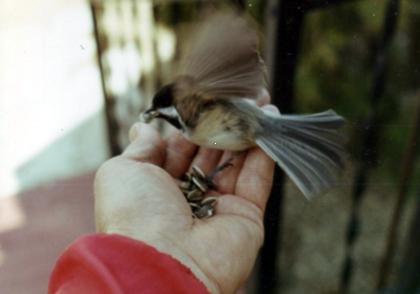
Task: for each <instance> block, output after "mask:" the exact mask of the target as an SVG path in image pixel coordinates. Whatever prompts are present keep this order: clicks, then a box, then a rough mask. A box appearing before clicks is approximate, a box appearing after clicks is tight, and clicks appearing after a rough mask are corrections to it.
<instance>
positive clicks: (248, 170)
mask: <svg viewBox="0 0 420 294" xmlns="http://www.w3.org/2000/svg"><path fill="white" fill-rule="evenodd" d="M274 165H275V164H274V161H273V160H272V159H271V158H270V157H269V156H268V155H267V154H265V153H264V152H263V151H262V150H261V149H260V148H254V149H251V150H249V151H248V154H247V155H246V158H245V161H244V164H243V167H242V170H241V172H240V174H239V176H238V181H237V183H236V187H235V194H236V195H239V196H241V197H244V198H246V199H247V200H249V201H251V202H253V203H254V204H255V205H257V206H258V207H259V208H261V210H262V211H264V209H265V205H266V203H267V200H268V196H269V194H270V191H271V186H272V181H273V175H274Z"/></svg>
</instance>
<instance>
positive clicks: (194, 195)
mask: <svg viewBox="0 0 420 294" xmlns="http://www.w3.org/2000/svg"><path fill="white" fill-rule="evenodd" d="M203 198H204V195H203V192H202V191H200V190H196V189H195V190H191V191H190V192H188V194H187V199H188V200H189V201H193V202H197V201H201V200H202V199H203Z"/></svg>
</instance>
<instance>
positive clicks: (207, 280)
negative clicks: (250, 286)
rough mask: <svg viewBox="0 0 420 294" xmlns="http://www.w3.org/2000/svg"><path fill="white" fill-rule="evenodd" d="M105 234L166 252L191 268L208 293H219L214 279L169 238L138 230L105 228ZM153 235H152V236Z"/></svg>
mask: <svg viewBox="0 0 420 294" xmlns="http://www.w3.org/2000/svg"><path fill="white" fill-rule="evenodd" d="M103 233H106V234H118V235H122V236H126V237H129V238H132V239H135V240H137V241H141V242H144V243H146V244H148V245H150V246H152V247H154V248H155V249H156V250H158V251H159V252H161V253H164V254H167V255H169V256H171V257H172V258H174V259H175V260H177V261H179V262H180V263H181V264H183V265H184V266H185V267H187V268H188V269H190V270H191V272H192V273H193V274H194V276H195V277H196V278H197V279H198V280H199V281H201V282H202V283H203V284H204V285H205V287H206V288H207V290H208V291H209V293H213V294H219V293H221V291H220V288H219V286H218V284H217V282H216V281H214V280H213V279H212V278H211V277H209V275H207V274H206V273H205V272H204V271H203V270H202V269H201V267H200V266H199V265H198V264H197V262H196V261H195V260H194V259H193V258H192V257H191V256H190V255H189V254H188V253H187V252H185V251H184V250H182V249H181V248H180V247H179V246H178V245H177V244H176V242H173V241H171V240H170V239H169V238H165V237H163V236H156V234H142V233H139V232H135V233H133V232H127V231H126V230H121V229H117V230H113V229H107V230H105V231H103ZM152 235H153V236H152Z"/></svg>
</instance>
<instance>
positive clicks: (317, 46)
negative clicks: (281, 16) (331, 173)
mask: <svg viewBox="0 0 420 294" xmlns="http://www.w3.org/2000/svg"><path fill="white" fill-rule="evenodd" d="M385 4H386V2H385V1H379V0H370V1H352V2H349V3H346V4H341V5H335V6H331V7H330V8H327V9H322V10H316V11H313V12H310V13H309V14H308V15H307V17H306V19H305V26H304V30H303V35H302V48H301V52H300V60H299V66H298V71H297V78H296V85H295V91H296V97H297V99H296V101H295V104H296V109H297V111H298V112H314V111H320V110H323V109H327V108H333V109H335V110H337V112H339V113H340V114H342V115H344V116H345V117H346V118H347V119H348V121H349V130H348V131H349V135H350V141H349V149H350V151H351V153H352V156H353V158H356V159H359V155H360V154H361V146H362V142H361V140H362V139H363V129H362V128H363V121H364V120H365V119H366V118H367V117H368V115H369V114H370V112H371V104H370V95H371V93H372V87H373V66H374V60H375V57H376V45H377V43H378V41H379V38H381V37H382V36H381V30H382V26H383V21H384V11H385ZM419 40H420V2H419V1H415V0H412V1H408V0H407V1H401V10H400V12H399V15H398V24H397V31H396V34H395V36H394V39H393V41H392V44H391V46H390V48H389V50H388V52H387V55H386V58H387V63H388V64H387V74H386V84H385V92H384V96H383V97H382V98H381V100H380V101H379V103H380V105H379V107H380V110H379V112H380V116H381V121H382V123H381V124H380V125H377V126H374V127H375V128H376V129H377V132H378V133H379V136H380V137H379V140H380V142H379V158H378V161H377V172H378V175H379V176H380V177H381V178H382V180H381V181H385V182H386V183H388V184H391V186H394V184H396V183H397V181H398V179H399V173H400V168H401V162H402V157H403V152H404V150H405V148H406V145H407V143H408V142H407V141H408V137H409V133H410V130H411V128H412V124H413V119H414V109H415V105H416V102H417V101H416V100H419V98H420V97H419V96H418V94H417V95H416V94H415V92H416V91H417V92H418V91H419V90H420V83H419V81H420V73H419V69H420V46H419V44H420V42H419ZM419 178H420V165H419V164H418V165H417V167H416V171H415V174H414V175H413V177H412V179H419ZM415 184H417V181H415V180H414V181H412V186H414V185H415ZM387 186H388V185H387ZM412 190H413V189H412Z"/></svg>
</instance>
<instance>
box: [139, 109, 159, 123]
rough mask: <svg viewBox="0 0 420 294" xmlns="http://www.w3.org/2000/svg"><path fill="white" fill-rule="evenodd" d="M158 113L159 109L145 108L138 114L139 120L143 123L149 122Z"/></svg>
mask: <svg viewBox="0 0 420 294" xmlns="http://www.w3.org/2000/svg"><path fill="white" fill-rule="evenodd" d="M158 115H159V111H157V110H155V109H153V108H149V109H148V110H146V111H145V112H143V113H142V114H141V115H140V120H141V121H142V122H145V123H149V122H151V121H152V120H153V119H154V118H156V117H157V116H158Z"/></svg>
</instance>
